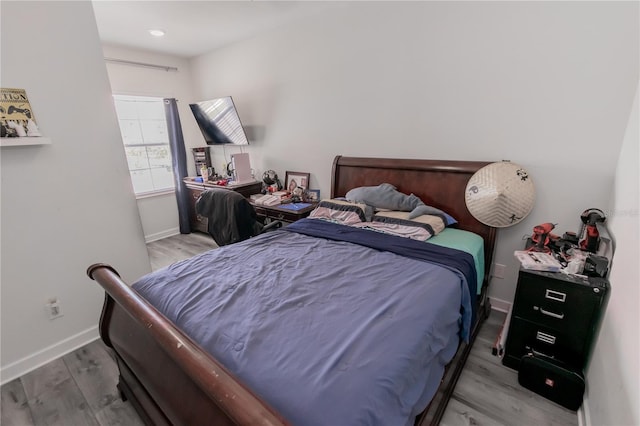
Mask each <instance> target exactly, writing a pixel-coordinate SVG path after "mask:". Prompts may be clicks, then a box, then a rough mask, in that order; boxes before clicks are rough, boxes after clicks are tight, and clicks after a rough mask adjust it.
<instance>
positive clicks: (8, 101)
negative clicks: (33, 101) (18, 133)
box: [0, 88, 36, 133]
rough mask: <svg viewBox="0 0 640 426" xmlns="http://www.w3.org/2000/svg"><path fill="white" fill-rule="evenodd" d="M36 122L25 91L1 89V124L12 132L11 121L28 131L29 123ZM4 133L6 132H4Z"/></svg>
mask: <svg viewBox="0 0 640 426" xmlns="http://www.w3.org/2000/svg"><path fill="white" fill-rule="evenodd" d="M29 120H31V121H33V122H34V123H35V122H36V119H35V117H34V116H33V111H32V110H31V105H30V104H29V99H28V98H27V92H26V91H25V90H24V89H6V88H0V124H2V126H3V127H4V128H5V129H7V130H8V131H10V130H9V129H11V128H12V125H10V124H9V122H10V121H13V122H15V123H16V124H18V125H20V126H22V128H23V129H25V130H26V129H27V124H28V121H29ZM3 133H4V132H3Z"/></svg>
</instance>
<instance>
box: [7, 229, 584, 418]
mask: <svg viewBox="0 0 640 426" xmlns="http://www.w3.org/2000/svg"><path fill="white" fill-rule="evenodd" d="M147 248H148V251H149V257H150V259H151V265H152V268H153V269H154V270H156V269H158V268H161V267H163V266H166V265H169V264H171V263H173V262H176V261H179V260H183V259H186V258H188V257H190V256H193V255H195V254H198V253H200V252H203V251H205V250H209V249H211V248H215V244H214V242H213V240H212V239H211V238H210V237H209V236H207V235H204V234H198V233H194V234H189V235H176V236H173V237H169V238H165V239H163V240H160V241H155V242H152V243H149V244H147ZM504 317H505V315H504V314H503V313H501V312H496V311H494V312H493V313H492V314H491V317H490V318H489V320H488V321H487V322H486V323H485V324H484V325H483V327H482V329H481V330H480V333H479V336H478V338H477V339H476V342H475V344H474V346H473V349H472V351H471V354H470V356H469V359H468V360H467V363H466V366H465V368H464V370H463V372H462V375H461V376H460V379H459V381H458V384H457V386H456V389H455V391H454V394H453V396H452V398H451V400H450V401H449V405H448V406H447V410H446V412H445V414H444V417H443V419H442V422H441V424H442V425H443V426H459V425H480V426H483V425H523V426H526V425H532V426H533V425H536V426H537V425H567V426H570V425H577V424H578V418H577V415H576V413H575V412H573V411H569V410H566V409H564V408H562V407H560V406H558V405H556V404H554V403H553V402H550V401H548V400H546V399H544V398H542V397H540V396H538V395H536V394H534V393H533V392H530V391H528V390H527V389H524V388H522V387H520V386H519V385H518V379H517V373H516V372H515V371H513V370H511V369H509V368H506V367H504V366H503V365H502V364H501V363H500V360H499V359H498V358H497V357H495V356H493V355H492V354H491V346H492V344H493V341H494V340H495V338H496V336H497V334H498V332H499V329H500V326H501V325H502V322H503V321H504ZM117 374H118V371H117V367H116V365H115V363H114V361H113V359H112V358H111V355H110V353H109V350H108V348H106V346H105V345H104V344H103V343H102V341H100V340H96V341H94V342H92V343H89V344H88V345H85V346H84V347H82V348H80V349H77V350H76V351H74V352H71V353H69V354H67V355H65V356H63V357H62V358H59V359H57V360H55V361H52V362H50V363H48V364H46V365H44V366H42V367H40V368H38V369H36V370H34V371H32V372H30V373H28V374H25V375H24V376H22V377H20V378H18V379H16V380H13V381H11V382H9V383H7V384H5V385H3V386H2V389H1V390H2V392H1V393H2V407H1V421H0V424H1V425H3V426H29V425H60V426H75V425H78V426H85V425H87V426H91V425H100V426H117V425H122V426H137V425H141V424H142V422H141V420H140V418H139V417H138V416H137V414H136V412H135V411H134V410H133V408H132V407H131V404H130V403H129V402H123V401H122V400H121V399H120V396H119V394H118V391H117V389H116V383H117ZM328 426H343V425H328ZM344 426H347V425H344Z"/></svg>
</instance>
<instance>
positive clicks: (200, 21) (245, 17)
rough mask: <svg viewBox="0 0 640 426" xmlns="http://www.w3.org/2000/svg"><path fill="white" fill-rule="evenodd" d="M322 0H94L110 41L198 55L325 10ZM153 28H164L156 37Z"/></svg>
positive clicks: (104, 34)
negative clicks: (163, 34)
mask: <svg viewBox="0 0 640 426" xmlns="http://www.w3.org/2000/svg"><path fill="white" fill-rule="evenodd" d="M337 3H338V2H322V1H244V0H235V1H211V0H210V1H179V0H174V1H105V0H93V8H94V12H95V16H96V22H97V24H98V32H99V34H100V39H101V40H102V42H104V43H109V44H116V45H120V46H126V47H131V48H136V49H143V50H150V51H155V52H160V53H166V54H170V55H175V56H181V57H193V56H198V55H201V54H203V53H205V52H209V51H211V50H214V49H217V48H220V47H222V46H225V45H227V44H230V43H233V42H236V41H239V40H244V39H248V38H251V37H253V36H255V35H256V34H258V33H261V32H265V31H269V30H272V29H274V28H277V27H279V26H282V25H285V24H287V23H291V22H294V21H296V20H300V19H303V18H304V17H307V16H311V15H313V14H317V13H320V12H322V11H324V10H326V9H328V8H330V7H335V6H336V5H337ZM150 29H162V30H164V31H165V32H166V35H165V36H163V37H153V36H151V35H150V34H149V32H148V30H150Z"/></svg>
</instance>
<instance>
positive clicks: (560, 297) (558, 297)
mask: <svg viewBox="0 0 640 426" xmlns="http://www.w3.org/2000/svg"><path fill="white" fill-rule="evenodd" d="M544 297H546V298H547V299H551V300H555V301H557V302H564V301H565V299H566V298H567V295H566V294H565V293H560V292H559V291H553V290H549V289H547V291H546V292H545V293H544Z"/></svg>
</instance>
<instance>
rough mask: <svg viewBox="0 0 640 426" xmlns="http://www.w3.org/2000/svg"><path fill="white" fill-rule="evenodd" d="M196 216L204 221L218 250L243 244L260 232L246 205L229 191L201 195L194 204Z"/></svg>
mask: <svg viewBox="0 0 640 426" xmlns="http://www.w3.org/2000/svg"><path fill="white" fill-rule="evenodd" d="M196 213H197V214H199V215H201V216H204V217H206V218H207V220H208V225H207V230H208V231H209V234H210V235H211V237H213V240H214V241H215V242H216V244H218V245H219V246H224V245H227V244H233V243H237V242H239V241H243V240H246V239H248V238H251V237H253V236H255V235H258V234H259V233H260V231H261V230H262V225H261V224H260V223H259V222H258V221H257V219H256V211H255V209H254V208H253V206H252V205H251V204H250V203H249V201H247V199H246V198H244V197H243V196H242V195H240V194H239V193H237V192H235V191H232V190H229V189H222V188H214V189H207V190H206V191H204V192H203V193H202V194H201V195H200V198H198V200H197V201H196Z"/></svg>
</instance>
